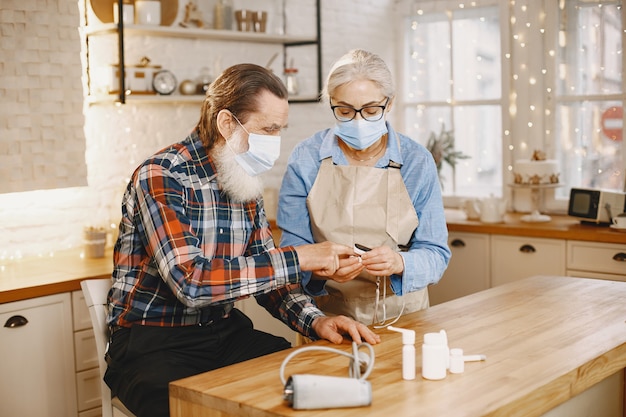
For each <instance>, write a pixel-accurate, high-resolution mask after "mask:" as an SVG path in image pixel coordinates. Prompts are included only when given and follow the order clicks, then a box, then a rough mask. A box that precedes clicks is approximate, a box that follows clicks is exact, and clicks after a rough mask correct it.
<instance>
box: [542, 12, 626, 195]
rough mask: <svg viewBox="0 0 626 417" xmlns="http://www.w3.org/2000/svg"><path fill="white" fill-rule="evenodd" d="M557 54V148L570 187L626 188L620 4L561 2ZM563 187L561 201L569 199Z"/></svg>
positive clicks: (622, 26) (549, 110)
mask: <svg viewBox="0 0 626 417" xmlns="http://www.w3.org/2000/svg"><path fill="white" fill-rule="evenodd" d="M551 12H553V13H558V26H557V27H558V33H556V34H554V35H555V37H556V39H557V41H558V43H557V46H556V50H555V53H554V56H555V60H556V66H555V70H556V77H555V79H554V82H555V88H554V90H555V91H554V100H553V108H548V114H552V112H553V114H554V116H553V119H552V120H551V121H552V123H553V124H554V139H553V140H554V144H555V149H556V154H557V155H558V160H559V163H560V167H561V173H562V176H563V180H564V181H565V183H566V184H567V185H569V186H579V187H592V188H606V189H614V190H622V189H623V188H624V185H625V184H624V167H625V166H626V162H625V158H624V155H626V153H625V152H624V145H623V143H624V141H623V140H622V138H623V131H624V129H623V120H624V116H623V106H624V101H625V99H626V95H625V94H624V93H625V91H626V89H625V88H624V77H623V74H624V54H623V44H622V40H623V28H624V21H623V19H624V17H623V10H622V7H621V1H614V0H613V1H588V0H587V1H585V0H578V1H571V0H568V1H561V2H559V3H558V5H557V4H555V5H554V6H553V9H552V10H551ZM569 188H570V187H562V188H561V189H559V191H558V196H561V197H567V196H569Z"/></svg>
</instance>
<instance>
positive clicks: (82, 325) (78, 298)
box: [72, 291, 91, 331]
mask: <svg viewBox="0 0 626 417" xmlns="http://www.w3.org/2000/svg"><path fill="white" fill-rule="evenodd" d="M72 317H73V322H74V331H76V330H85V329H91V318H90V317H89V309H88V308H87V304H85V296H84V295H83V292H82V291H74V292H72Z"/></svg>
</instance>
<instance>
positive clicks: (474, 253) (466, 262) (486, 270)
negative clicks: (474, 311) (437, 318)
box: [428, 232, 491, 305]
mask: <svg viewBox="0 0 626 417" xmlns="http://www.w3.org/2000/svg"><path fill="white" fill-rule="evenodd" d="M448 245H449V247H450V250H451V251H452V258H450V263H449V264H448V268H447V269H446V272H445V273H444V275H443V276H442V277H441V280H439V283H437V284H435V285H431V286H430V287H428V296H429V298H430V305H435V304H441V303H443V302H446V301H449V300H453V299H455V298H459V297H463V296H465V295H469V294H473V293H475V292H478V291H482V290H486V289H487V288H489V287H490V275H491V272H490V269H491V266H490V263H489V248H490V245H489V235H486V234H480V233H461V232H451V233H450V234H449V235H448Z"/></svg>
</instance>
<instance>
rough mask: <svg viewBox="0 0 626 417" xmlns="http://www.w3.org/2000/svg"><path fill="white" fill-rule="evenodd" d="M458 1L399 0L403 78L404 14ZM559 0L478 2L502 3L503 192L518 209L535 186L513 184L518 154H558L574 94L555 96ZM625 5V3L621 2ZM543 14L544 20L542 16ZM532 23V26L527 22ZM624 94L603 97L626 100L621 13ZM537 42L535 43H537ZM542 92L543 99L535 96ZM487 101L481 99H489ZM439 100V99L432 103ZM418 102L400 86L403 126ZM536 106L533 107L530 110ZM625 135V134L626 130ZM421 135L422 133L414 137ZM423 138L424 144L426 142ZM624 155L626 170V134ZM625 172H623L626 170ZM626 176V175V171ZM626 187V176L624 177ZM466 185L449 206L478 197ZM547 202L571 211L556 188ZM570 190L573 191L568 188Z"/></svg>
mask: <svg viewBox="0 0 626 417" xmlns="http://www.w3.org/2000/svg"><path fill="white" fill-rule="evenodd" d="M458 3H459V1H456V0H436V1H422V0H414V1H409V0H400V1H398V2H397V5H398V6H399V7H398V11H399V13H398V19H399V21H400V22H401V24H399V25H398V33H399V36H398V38H399V39H400V40H401V42H398V47H397V54H398V55H397V56H399V57H400V59H399V65H398V79H399V80H404V79H405V77H406V75H407V74H406V65H405V51H406V50H407V43H408V39H407V37H406V36H405V20H404V19H405V18H407V17H409V16H410V15H411V13H412V12H413V11H414V10H415V8H416V7H419V8H422V9H423V10H424V12H425V13H428V12H434V11H436V10H438V9H436V8H437V7H439V8H441V7H455V5H458ZM558 3H559V2H558V0H546V1H544V2H534V1H531V0H526V1H515V2H501V1H497V0H479V1H476V2H473V4H475V5H476V7H485V6H497V7H498V10H499V18H500V31H501V38H500V42H501V58H502V62H501V71H502V79H501V82H502V86H501V91H502V94H501V98H500V100H496V101H498V102H499V103H500V106H501V115H502V176H503V178H502V188H503V189H502V196H503V197H504V198H506V199H507V200H508V201H509V209H513V210H515V211H530V209H531V207H530V200H531V199H530V190H526V189H513V188H512V187H509V186H508V185H509V184H512V183H513V174H512V171H513V167H514V163H515V161H516V160H517V159H527V158H529V156H530V155H532V152H533V150H534V149H540V150H543V151H544V152H545V153H546V154H547V156H548V158H556V153H555V152H556V150H555V147H556V142H555V141H556V140H557V139H556V137H555V136H554V135H552V134H551V133H552V132H555V131H556V115H555V110H556V106H557V105H558V104H559V103H562V102H565V101H567V100H569V99H571V98H570V97H563V98H562V97H557V96H556V89H555V87H556V82H557V79H556V76H557V75H556V74H557V73H556V69H557V68H556V65H557V64H556V62H557V58H556V55H555V54H551V53H550V50H551V49H553V48H555V45H556V42H557V39H558V13H559V9H558ZM622 7H624V2H623V1H622ZM521 16H535V17H536V19H535V20H534V21H533V20H532V19H531V18H528V21H524V19H522V18H521ZM541 19H543V21H541ZM537 22H539V24H540V25H542V26H543V31H540V30H537V27H536V23H537ZM528 23H530V26H528ZM622 26H623V28H624V30H623V31H622V50H623V51H624V52H623V53H622V60H623V63H622V89H623V90H622V91H623V92H622V94H618V95H615V94H610V95H601V96H600V99H601V100H615V99H616V96H618V98H617V99H618V100H620V99H621V100H622V102H623V103H624V104H625V105H626V56H625V55H626V50H625V49H626V13H622ZM535 45H536V46H535ZM536 48H541V50H542V53H537V50H536ZM533 97H540V99H533ZM488 102H490V100H485V101H484V102H483V101H481V103H488ZM428 104H429V105H437V104H439V103H434V102H433V103H428ZM462 104H473V101H458V102H455V103H452V106H454V105H462ZM415 105H416V104H415V102H409V100H408V97H407V93H406V92H405V91H404V90H402V89H399V91H398V95H397V99H396V106H397V108H398V111H397V113H396V118H397V121H398V123H399V126H403V127H404V126H406V124H407V123H408V122H409V121H408V120H406V117H405V111H406V109H407V108H410V107H414V106H415ZM531 108H532V109H533V110H530V109H531ZM623 126H624V127H623V131H625V132H624V133H626V112H625V114H624V120H623ZM624 136H626V134H625V135H624ZM413 139H414V140H418V139H417V138H413ZM425 139H426V138H422V140H420V143H424V141H425ZM621 149H622V159H623V165H624V167H623V168H624V171H626V138H625V139H624V140H622V144H621ZM623 175H624V174H623ZM624 176H626V175H624ZM624 182H625V183H624V191H626V180H625V181H624ZM461 192H462V190H458V189H457V190H456V194H455V195H453V196H450V195H446V196H444V205H445V206H446V207H453V208H457V207H460V206H461V204H462V201H463V200H465V199H467V198H475V197H476V196H471V195H462V194H461ZM542 193H543V207H542V209H544V210H545V211H548V212H550V213H561V214H564V213H566V212H567V202H568V201H567V200H568V198H556V197H555V195H556V193H555V190H554V189H548V190H543V192H542ZM568 194H569V193H568Z"/></svg>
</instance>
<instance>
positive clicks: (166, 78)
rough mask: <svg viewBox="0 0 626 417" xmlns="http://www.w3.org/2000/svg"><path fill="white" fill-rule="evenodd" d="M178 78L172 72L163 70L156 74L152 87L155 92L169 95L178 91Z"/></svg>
mask: <svg viewBox="0 0 626 417" xmlns="http://www.w3.org/2000/svg"><path fill="white" fill-rule="evenodd" d="M176 85H177V82H176V77H175V76H174V74H173V73H172V72H171V71H168V70H161V71H159V72H157V73H156V74H154V78H153V79H152V87H153V88H154V91H156V92H157V93H159V94H161V95H165V96H166V95H169V94H172V93H173V92H174V90H176Z"/></svg>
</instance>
